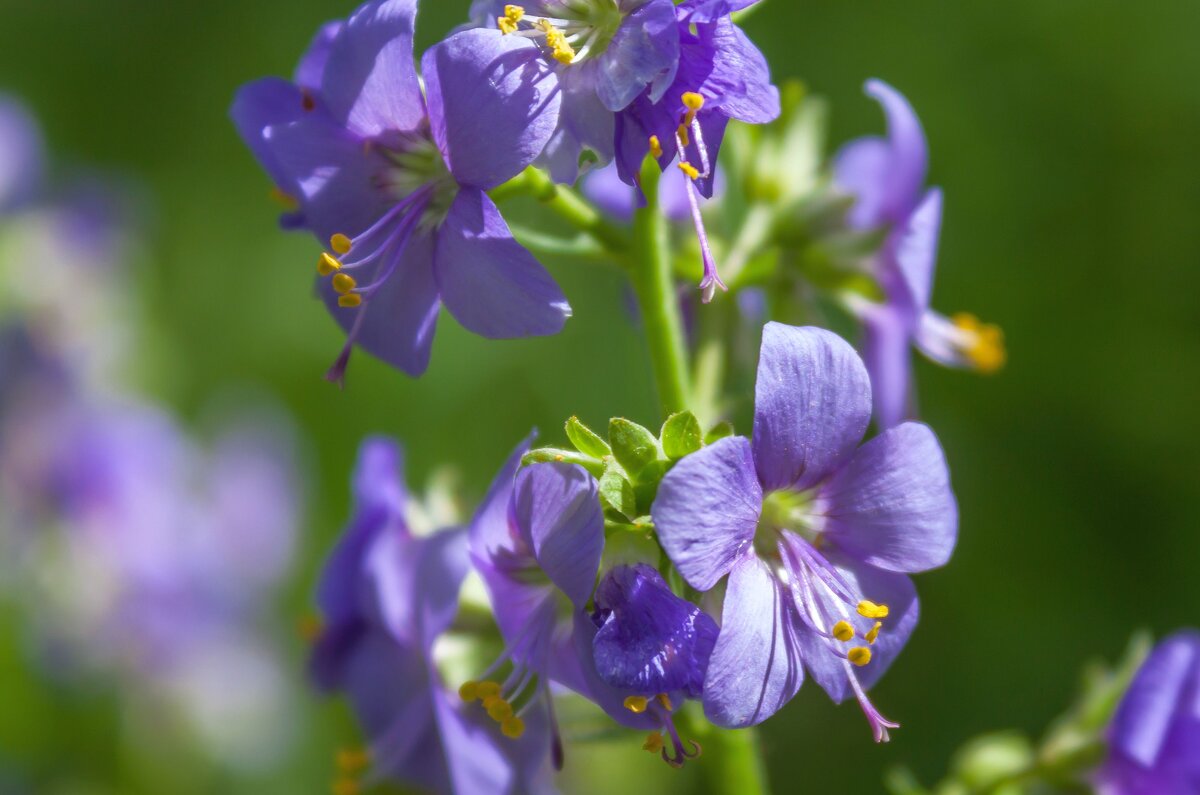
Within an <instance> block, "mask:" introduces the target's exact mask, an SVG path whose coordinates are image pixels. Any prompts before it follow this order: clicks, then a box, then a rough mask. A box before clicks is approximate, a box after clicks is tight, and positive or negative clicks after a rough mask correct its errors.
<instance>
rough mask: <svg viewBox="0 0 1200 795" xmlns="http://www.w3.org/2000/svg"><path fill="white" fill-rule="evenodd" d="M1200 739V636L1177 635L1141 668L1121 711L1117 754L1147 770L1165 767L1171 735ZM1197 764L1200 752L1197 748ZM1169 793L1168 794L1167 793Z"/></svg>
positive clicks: (1116, 729)
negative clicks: (1183, 735)
mask: <svg viewBox="0 0 1200 795" xmlns="http://www.w3.org/2000/svg"><path fill="white" fill-rule="evenodd" d="M1188 732H1190V737H1191V738H1192V739H1193V740H1195V739H1197V738H1200V633H1198V632H1195V631H1187V632H1180V633H1177V634H1175V635H1173V636H1171V637H1170V638H1167V639H1166V640H1164V641H1162V642H1161V643H1160V644H1159V645H1158V646H1157V647H1155V649H1154V651H1153V652H1152V653H1151V654H1150V656H1149V657H1147V658H1146V661H1145V662H1143V663H1142V667H1141V668H1139V669H1138V672H1137V675H1136V676H1135V677H1134V679H1133V682H1132V684H1130V686H1129V690H1128V691H1126V693H1125V696H1124V697H1123V698H1122V700H1121V704H1120V706H1119V707H1118V708H1117V713H1116V716H1115V717H1114V718H1113V724H1112V740H1111V744H1112V748H1113V749H1114V751H1115V752H1116V753H1119V754H1121V755H1123V756H1125V757H1126V758H1128V759H1130V760H1132V761H1134V762H1136V763H1137V764H1139V765H1141V766H1142V767H1143V768H1154V767H1156V766H1163V767H1165V766H1166V765H1164V764H1163V763H1164V762H1167V763H1171V762H1175V761H1176V760H1165V759H1164V758H1163V757H1164V755H1165V752H1166V751H1167V750H1168V747H1169V746H1170V745H1172V744H1173V743H1172V739H1173V738H1172V736H1171V735H1172V734H1176V733H1179V734H1183V733H1188ZM1191 753H1192V754H1193V756H1192V758H1193V760H1194V759H1195V756H1194V753H1195V746H1194V745H1193V746H1192V751H1191ZM1164 792H1165V791H1164Z"/></svg>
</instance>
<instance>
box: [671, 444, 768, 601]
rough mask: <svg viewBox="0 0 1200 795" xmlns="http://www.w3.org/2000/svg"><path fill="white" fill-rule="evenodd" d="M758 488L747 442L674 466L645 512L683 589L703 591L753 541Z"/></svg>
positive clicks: (707, 451)
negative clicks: (689, 587) (685, 585)
mask: <svg viewBox="0 0 1200 795" xmlns="http://www.w3.org/2000/svg"><path fill="white" fill-rule="evenodd" d="M761 511H762V488H761V486H759V483H758V478H757V477H756V476H755V472H754V459H753V457H752V454H751V452H750V442H749V441H748V440H747V439H745V438H743V437H741V436H735V437H730V438H726V439H721V440H720V441H718V442H716V443H714V444H711V445H709V446H707V447H705V448H703V449H701V450H699V451H697V452H695V453H692V454H691V455H689V456H687V457H686V458H684V459H683V460H681V461H680V462H679V463H678V464H676V465H675V466H674V467H673V468H672V469H671V471H670V472H668V473H667V475H666V477H664V478H663V480H662V484H661V485H660V486H659V487H658V496H657V497H656V498H655V500H654V505H653V506H652V507H651V509H650V513H651V516H652V518H653V519H654V526H655V528H656V530H657V532H658V539H659V541H660V542H661V543H662V545H663V549H665V550H666V552H667V555H668V556H670V558H671V562H672V563H674V564H675V568H676V569H678V570H679V573H680V574H681V575H683V578H684V579H685V580H687V582H688V584H689V585H691V586H692V587H693V588H695V589H697V590H700V591H707V590H709V589H710V588H712V587H713V586H714V585H716V584H717V581H718V580H720V579H721V578H722V577H724V576H725V574H726V573H728V572H729V570H730V569H731V568H732V567H733V566H734V564H735V563H736V562H737V560H738V559H739V558H740V557H742V555H743V554H744V553H745V552H746V550H747V548H748V547H749V546H750V544H751V542H752V541H753V540H754V531H755V528H756V527H757V526H758V517H759V513H760V512H761Z"/></svg>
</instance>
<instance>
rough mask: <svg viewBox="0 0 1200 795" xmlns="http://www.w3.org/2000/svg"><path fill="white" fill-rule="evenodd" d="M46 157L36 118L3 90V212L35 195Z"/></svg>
mask: <svg viewBox="0 0 1200 795" xmlns="http://www.w3.org/2000/svg"><path fill="white" fill-rule="evenodd" d="M256 154H257V153H256ZM44 161H45V145H44V144H43V143H42V133H41V130H40V129H39V128H38V124H37V121H35V120H34V118H33V116H32V115H31V114H30V113H29V111H28V110H26V109H25V107H24V105H22V104H21V103H20V102H18V101H17V100H15V99H12V98H10V97H8V96H6V95H4V94H0V212H3V211H7V210H11V209H12V208H13V207H16V206H17V205H19V204H21V203H22V202H25V201H26V200H28V199H30V198H31V197H32V196H33V194H34V193H35V192H36V191H37V189H38V188H39V187H40V185H41V181H42V172H43V170H44Z"/></svg>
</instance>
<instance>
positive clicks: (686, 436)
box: [661, 411, 704, 461]
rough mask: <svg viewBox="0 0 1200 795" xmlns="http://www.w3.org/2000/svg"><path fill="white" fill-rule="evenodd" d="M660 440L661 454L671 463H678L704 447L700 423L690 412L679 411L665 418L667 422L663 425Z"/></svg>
mask: <svg viewBox="0 0 1200 795" xmlns="http://www.w3.org/2000/svg"><path fill="white" fill-rule="evenodd" d="M661 438H662V449H663V452H664V453H666V456H667V458H669V459H671V460H672V461H678V460H679V459H681V458H683V457H684V456H685V455H688V454H689V453H694V452H696V451H697V450H699V449H700V448H701V447H702V446H703V445H704V438H703V433H702V432H701V430H700V421H699V420H697V419H696V415H695V414H692V412H690V411H681V412H679V413H677V414H672V415H671V416H670V417H667V421H666V422H664V423H663V427H662V435H661Z"/></svg>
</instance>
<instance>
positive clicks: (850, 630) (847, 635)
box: [833, 621, 854, 642]
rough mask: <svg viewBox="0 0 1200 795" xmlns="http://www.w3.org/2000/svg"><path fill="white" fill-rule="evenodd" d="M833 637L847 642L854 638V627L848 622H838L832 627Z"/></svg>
mask: <svg viewBox="0 0 1200 795" xmlns="http://www.w3.org/2000/svg"><path fill="white" fill-rule="evenodd" d="M833 636H834V637H835V638H837V639H838V640H840V641H843V642H845V641H848V640H850V639H851V638H853V637H854V625H853V624H851V623H850V622H849V621H839V622H837V623H836V624H834V625H833Z"/></svg>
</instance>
